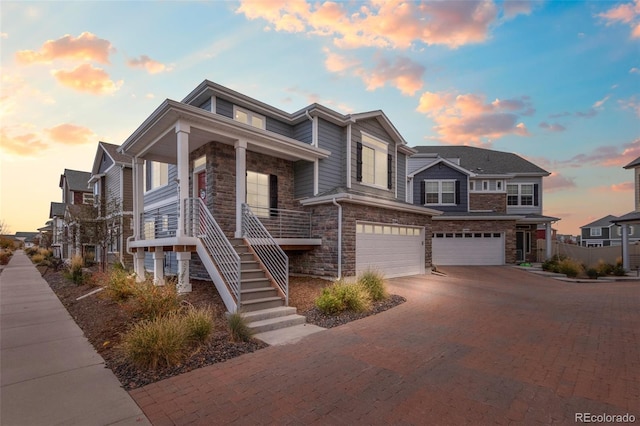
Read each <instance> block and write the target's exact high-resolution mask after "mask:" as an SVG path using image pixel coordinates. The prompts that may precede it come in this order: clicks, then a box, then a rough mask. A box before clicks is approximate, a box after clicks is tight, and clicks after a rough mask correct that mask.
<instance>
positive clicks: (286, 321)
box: [248, 314, 307, 333]
mask: <svg viewBox="0 0 640 426" xmlns="http://www.w3.org/2000/svg"><path fill="white" fill-rule="evenodd" d="M306 321H307V319H306V318H305V317H303V316H302V315H297V314H294V315H287V316H285V317H277V318H268V319H264V320H260V321H253V322H250V323H249V324H248V326H249V328H250V329H252V330H253V331H254V333H263V332H265V331H272V330H279V329H282V328H287V327H292V326H294V325H300V324H304V323H305V322H306Z"/></svg>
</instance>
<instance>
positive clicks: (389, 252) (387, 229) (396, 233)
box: [356, 222, 424, 278]
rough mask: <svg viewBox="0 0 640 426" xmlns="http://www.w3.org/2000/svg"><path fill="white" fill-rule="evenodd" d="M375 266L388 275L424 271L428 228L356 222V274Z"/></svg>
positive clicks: (393, 275)
mask: <svg viewBox="0 0 640 426" xmlns="http://www.w3.org/2000/svg"><path fill="white" fill-rule="evenodd" d="M367 269H373V270H377V271H380V272H382V273H383V274H384V275H385V277H387V278H393V277H401V276H406V275H417V274H424V228H423V227H416V226H405V225H396V224H384V223H370V222H357V223H356V274H360V273H361V272H364V271H366V270H367Z"/></svg>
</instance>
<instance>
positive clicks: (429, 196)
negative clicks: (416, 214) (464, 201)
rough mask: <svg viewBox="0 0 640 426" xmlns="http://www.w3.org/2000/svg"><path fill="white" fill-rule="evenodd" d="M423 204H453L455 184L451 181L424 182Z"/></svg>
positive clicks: (454, 201)
mask: <svg viewBox="0 0 640 426" xmlns="http://www.w3.org/2000/svg"><path fill="white" fill-rule="evenodd" d="M424 188H425V191H424V200H425V201H424V203H423V204H427V205H429V204H439V205H440V204H449V205H452V204H455V203H456V182H455V181H453V180H425V181H424Z"/></svg>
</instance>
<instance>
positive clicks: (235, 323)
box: [227, 312, 254, 342]
mask: <svg viewBox="0 0 640 426" xmlns="http://www.w3.org/2000/svg"><path fill="white" fill-rule="evenodd" d="M227 327H228V329H229V335H230V337H231V340H232V341H233V342H247V341H249V340H250V339H251V338H252V337H253V335H254V331H253V329H251V328H250V327H249V324H248V323H247V319H246V318H245V317H244V316H243V315H242V313H241V312H234V313H230V314H228V315H227Z"/></svg>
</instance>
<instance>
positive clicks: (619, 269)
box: [613, 264, 627, 277]
mask: <svg viewBox="0 0 640 426" xmlns="http://www.w3.org/2000/svg"><path fill="white" fill-rule="evenodd" d="M626 274H627V271H625V270H624V267H623V266H622V264H616V266H614V267H613V275H615V276H616V277H623V276H625V275H626Z"/></svg>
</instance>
